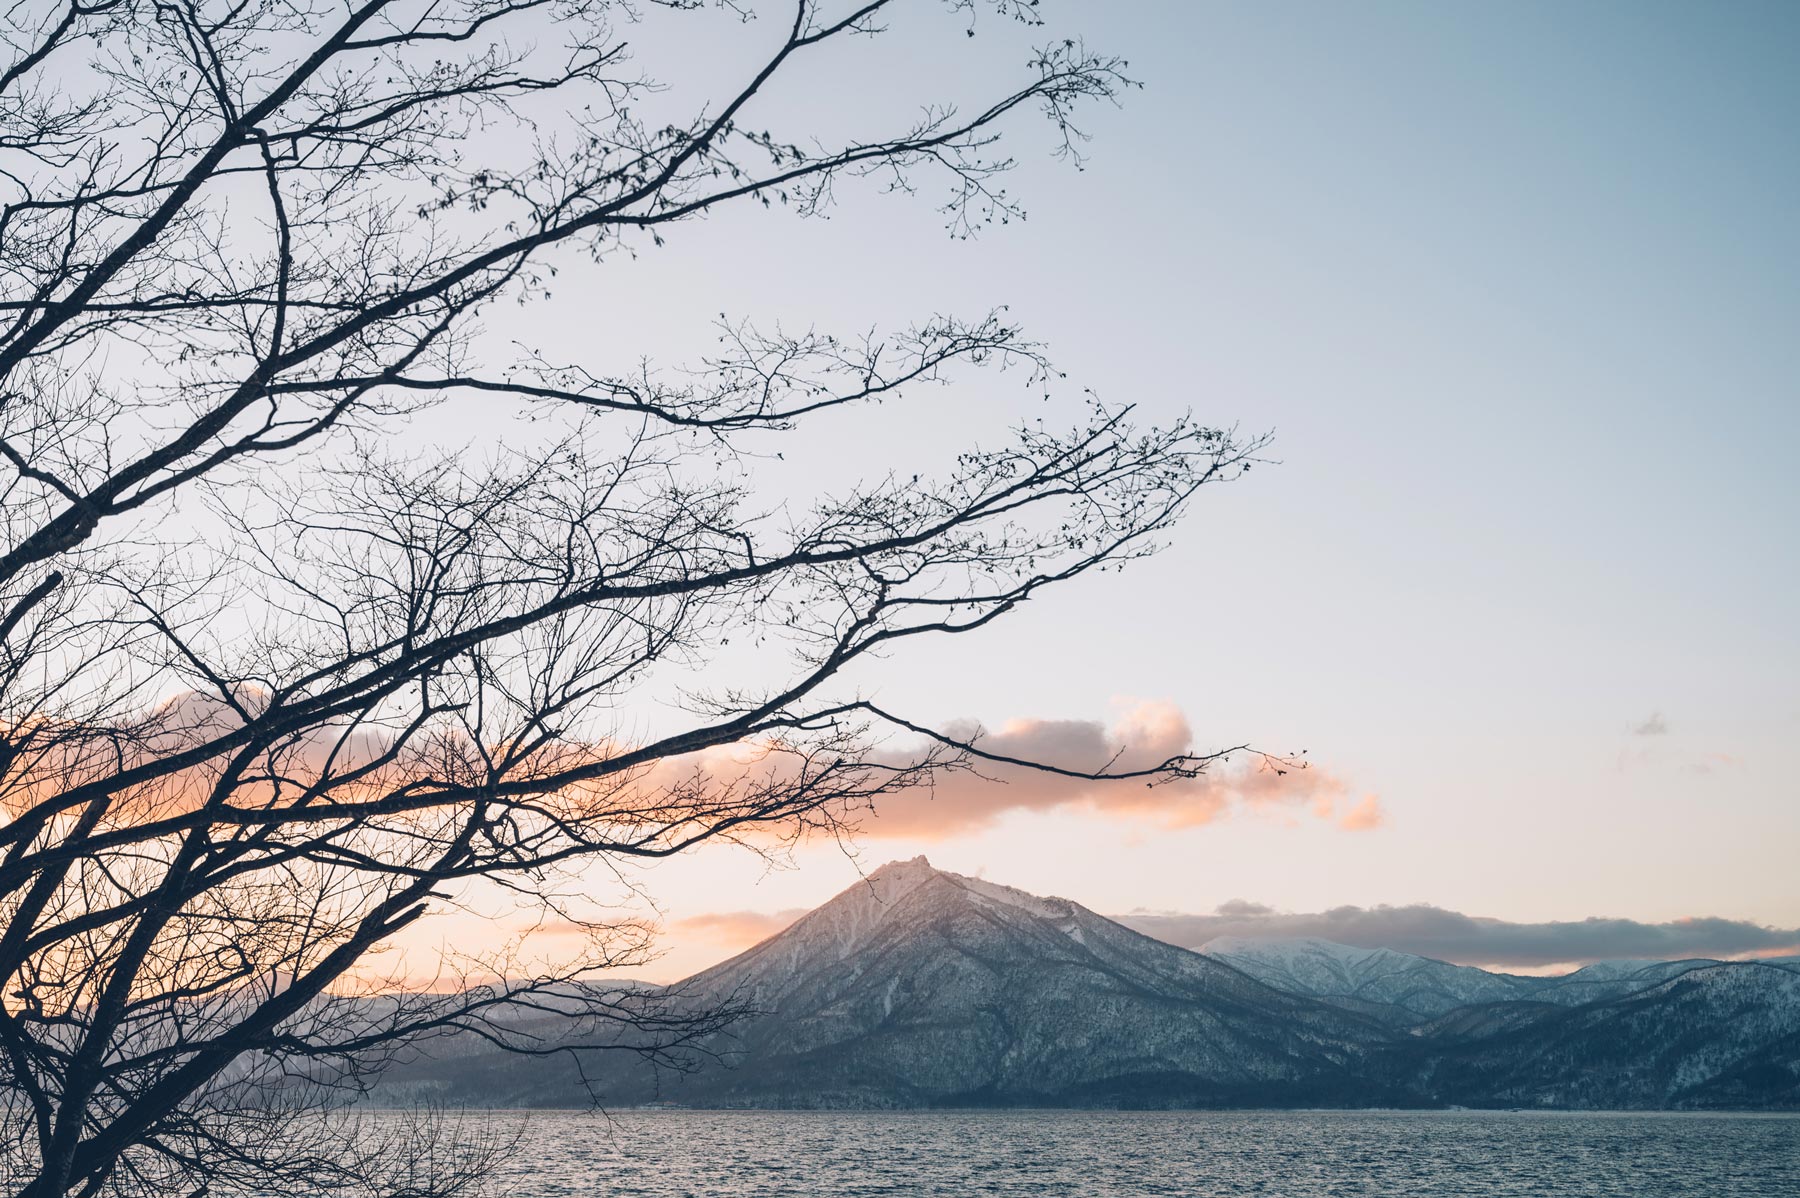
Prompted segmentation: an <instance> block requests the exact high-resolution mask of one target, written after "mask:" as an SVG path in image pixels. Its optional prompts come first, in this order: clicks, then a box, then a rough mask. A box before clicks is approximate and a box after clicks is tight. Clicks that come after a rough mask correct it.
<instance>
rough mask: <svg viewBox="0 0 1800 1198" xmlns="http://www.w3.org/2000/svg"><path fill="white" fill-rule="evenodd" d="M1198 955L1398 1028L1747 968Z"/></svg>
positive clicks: (1569, 1002) (1284, 945)
mask: <svg viewBox="0 0 1800 1198" xmlns="http://www.w3.org/2000/svg"><path fill="white" fill-rule="evenodd" d="M1200 951H1201V952H1202V953H1203V954H1205V955H1206V956H1209V957H1213V958H1215V959H1217V960H1220V961H1223V962H1225V963H1226V964H1228V965H1233V966H1235V967H1237V968H1238V969H1241V970H1243V971H1244V972H1245V973H1247V974H1249V975H1250V976H1251V977H1254V978H1256V979H1258V980H1259V981H1262V982H1266V983H1267V984H1269V985H1271V986H1273V987H1275V988H1276V989H1278V990H1285V991H1287V992H1289V993H1291V994H1304V995H1306V996H1308V997H1309V998H1316V999H1319V1000H1320V1001H1322V1002H1329V1003H1335V1004H1337V1005H1340V1006H1344V1007H1346V1008H1349V1009H1351V1010H1356V1011H1361V1012H1363V1013H1365V1014H1368V1015H1372V1016H1375V1017H1377V1018H1380V1019H1383V1020H1385V1021H1386V1022H1389V1023H1392V1024H1395V1025H1402V1026H1403V1025H1406V1024H1409V1023H1418V1022H1421V1021H1422V1020H1426V1019H1430V1018H1433V1017H1435V1016H1438V1015H1443V1014H1445V1013H1447V1012H1450V1011H1454V1010H1456V1009H1458V1008H1460V1007H1467V1006H1471V1005H1477V1004H1482V1003H1500V1002H1521V1001H1530V1002H1536V1003H1551V1004H1555V1005H1557V1006H1563V1007H1575V1006H1583V1005H1585V1004H1588V1003H1597V1002H1610V1001H1613V1000H1615V999H1619V998H1624V997H1626V996H1627V995H1631V994H1636V993H1638V992H1640V991H1644V990H1649V989H1651V988H1652V987H1654V986H1658V985H1660V984H1662V983H1663V982H1666V981H1669V980H1670V979H1672V978H1676V977H1679V976H1680V975H1682V974H1684V973H1688V972H1690V971H1692V970H1695V969H1701V968H1709V967H1712V966H1717V965H1744V964H1752V962H1724V961H1715V960H1709V959H1706V958H1693V959H1689V960H1683V961H1597V962H1595V963H1594V964H1592V965H1588V966H1585V967H1584V968H1581V969H1578V970H1575V971H1574V972H1573V973H1567V974H1561V975H1556V976H1527V975H1520V974H1510V973H1494V972H1491V971H1489V970H1486V969H1478V968H1476V967H1475V966H1472V965H1452V964H1450V963H1449V962H1447V961H1437V960H1433V959H1432V958H1430V957H1420V956H1415V955H1413V954H1411V953H1402V952H1396V951H1395V950H1393V949H1387V948H1356V947H1354V946H1351V945H1348V944H1337V943H1335V942H1333V941H1330V940H1318V939H1313V938H1310V937H1295V938H1293V939H1287V940H1281V939H1256V938H1251V937H1238V936H1220V937H1218V938H1216V939H1214V940H1211V941H1209V942H1208V943H1207V944H1205V945H1204V946H1203V947H1202V948H1201V949H1200ZM1754 964H1759V965H1769V966H1775V967H1777V968H1781V969H1786V970H1790V971H1792V970H1795V969H1797V968H1800V958H1793V957H1786V958H1771V959H1770V960H1767V961H1760V962H1754Z"/></svg>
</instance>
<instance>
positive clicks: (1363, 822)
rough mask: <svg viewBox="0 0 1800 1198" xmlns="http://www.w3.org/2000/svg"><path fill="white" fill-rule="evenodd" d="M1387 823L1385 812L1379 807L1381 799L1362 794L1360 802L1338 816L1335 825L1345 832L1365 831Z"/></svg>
mask: <svg viewBox="0 0 1800 1198" xmlns="http://www.w3.org/2000/svg"><path fill="white" fill-rule="evenodd" d="M1385 823H1387V812H1385V811H1383V810H1382V809H1381V800H1380V799H1379V798H1377V797H1376V796H1374V795H1364V796H1363V798H1362V802H1360V803H1358V804H1357V805H1356V806H1354V807H1352V808H1350V810H1348V811H1346V812H1344V814H1343V815H1341V816H1339V817H1338V822H1337V825H1338V827H1340V828H1343V829H1344V830H1345V831H1347V832H1367V831H1369V830H1370V829H1372V828H1379V827H1381V825H1383V824H1385Z"/></svg>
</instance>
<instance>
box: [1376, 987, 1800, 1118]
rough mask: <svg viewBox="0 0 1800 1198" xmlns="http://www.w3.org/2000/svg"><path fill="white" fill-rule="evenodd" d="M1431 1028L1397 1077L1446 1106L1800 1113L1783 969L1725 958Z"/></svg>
mask: <svg viewBox="0 0 1800 1198" xmlns="http://www.w3.org/2000/svg"><path fill="white" fill-rule="evenodd" d="M1683 964H1687V963H1685V962H1684V963H1683ZM1640 973H1641V971H1640ZM1420 1030H1421V1033H1422V1034H1421V1037H1420V1039H1419V1041H1418V1042H1417V1043H1416V1044H1414V1045H1411V1046H1408V1047H1406V1048H1404V1049H1400V1050H1397V1051H1395V1052H1394V1053H1393V1054H1392V1055H1390V1057H1389V1062H1390V1063H1391V1064H1394V1065H1397V1066H1398V1070H1397V1072H1395V1073H1392V1074H1390V1075H1389V1077H1390V1080H1391V1081H1392V1082H1393V1084H1395V1085H1399V1086H1406V1087H1416V1088H1418V1089H1421V1090H1423V1091H1425V1092H1428V1093H1430V1094H1432V1095H1433V1096H1434V1097H1435V1098H1437V1099H1438V1100H1440V1101H1443V1102H1450V1103H1461V1104H1464V1105H1468V1106H1542V1107H1583V1108H1617V1109H1630V1108H1652V1109H1662V1108H1686V1109H1694V1108H1699V1109H1708V1108H1711V1109H1728V1108H1745V1107H1752V1108H1765V1109H1770V1108H1772V1109H1794V1108H1797V1107H1800V972H1795V971H1794V970H1792V969H1788V968H1783V967H1781V966H1779V965H1773V964H1765V963H1761V962H1715V963H1711V964H1704V965H1700V966H1697V967H1692V968H1688V969H1684V970H1682V971H1680V972H1679V973H1677V974H1676V975H1675V976H1673V977H1670V978H1668V979H1667V980H1665V981H1662V982H1660V983H1659V984H1656V985H1652V986H1650V987H1649V988H1647V989H1641V990H1639V991H1637V992H1636V993H1633V994H1629V995H1627V996H1626V997H1623V998H1618V999H1613V1000H1610V1001H1604V1002H1594V1003H1588V1004H1585V1005H1582V1006H1575V1007H1558V1006H1553V1005H1549V1004H1544V1003H1510V1004H1497V1005H1487V1006H1481V1007H1469V1008H1464V1009H1463V1010H1460V1011H1456V1012H1452V1013H1451V1014H1449V1015H1447V1016H1445V1017H1444V1018H1443V1019H1441V1020H1439V1021H1437V1022H1436V1023H1434V1024H1431V1025H1427V1026H1426V1027H1425V1028H1423V1029H1420Z"/></svg>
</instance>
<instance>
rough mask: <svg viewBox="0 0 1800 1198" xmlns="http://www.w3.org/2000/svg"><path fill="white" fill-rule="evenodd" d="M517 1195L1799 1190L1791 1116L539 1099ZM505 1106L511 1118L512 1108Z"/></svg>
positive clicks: (1332, 1197) (1315, 1197) (1593, 1194)
mask: <svg viewBox="0 0 1800 1198" xmlns="http://www.w3.org/2000/svg"><path fill="white" fill-rule="evenodd" d="M496 1120H497V1123H498V1126H497V1127H496V1128H495V1130H503V1129H507V1128H509V1126H510V1128H511V1129H513V1130H517V1131H519V1133H520V1141H519V1146H518V1151H517V1153H516V1154H514V1155H512V1156H511V1162H512V1163H511V1166H510V1167H509V1170H508V1173H509V1176H508V1177H507V1178H506V1181H507V1183H508V1186H507V1188H508V1189H509V1190H510V1192H511V1193H513V1194H515V1195H517V1196H518V1198H553V1196H562V1195H581V1196H587V1195H645V1196H649V1198H675V1196H677V1195H680V1196H683V1198H689V1196H691V1198H712V1196H718V1198H725V1196H730V1198H740V1196H751V1195H755V1196H759V1198H760V1196H764V1195H767V1196H770V1198H775V1196H790V1195H791V1196H794V1198H800V1196H805V1198H830V1196H834V1195H856V1196H861V1195H878V1194H879V1195H915V1194H916V1195H942V1196H944V1198H961V1196H964V1195H987V1194H995V1195H1018V1196H1021V1198H1023V1196H1026V1195H1031V1196H1034V1198H1035V1196H1040V1195H1065V1194H1066V1195H1083V1196H1089V1195H1091V1196H1095V1198H1113V1196H1117V1198H1126V1196H1135V1195H1153V1194H1182V1195H1194V1196H1196V1198H1212V1196H1215V1195H1216V1196H1218V1198H1243V1196H1246V1195H1268V1196H1271V1198H1337V1196H1339V1195H1382V1196H1383V1198H1401V1196H1409V1198H1410V1196H1417V1198H1441V1196H1449V1195H1458V1196H1460V1195H1468V1196H1470V1198H1511V1196H1518V1198H1560V1196H1563V1195H1567V1196H1568V1198H1615V1196H1616V1198H1659V1196H1664V1195H1696V1196H1707V1198H1796V1196H1800V1117H1796V1116H1785V1115H1766V1116H1765V1115H1714V1114H1704V1115H1686V1114H1563V1113H1536V1112H1532V1113H1524V1112H1521V1113H1488V1112H1473V1111H1467V1112H1464V1111H1449V1112H1364V1111H1357V1112H1345V1111H1323V1112H1310V1111H1290V1112H1225V1113H1218V1112H1174V1113H1161V1112H1157V1113H1137V1112H1121V1113H1114V1112H1105V1111H1005V1112H963V1111H955V1112H937V1111H933V1112H785V1111H624V1112H616V1113H614V1114H613V1115H612V1116H610V1119H609V1118H608V1117H603V1116H599V1115H594V1114H588V1113H582V1112H573V1111H554V1112H538V1113H533V1114H530V1115H511V1114H506V1115H498V1116H496ZM516 1121H522V1127H521V1126H520V1124H519V1123H518V1122H516Z"/></svg>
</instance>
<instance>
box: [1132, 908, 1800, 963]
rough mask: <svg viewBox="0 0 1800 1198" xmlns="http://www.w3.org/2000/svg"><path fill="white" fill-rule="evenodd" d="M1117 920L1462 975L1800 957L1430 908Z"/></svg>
mask: <svg viewBox="0 0 1800 1198" xmlns="http://www.w3.org/2000/svg"><path fill="white" fill-rule="evenodd" d="M1113 918H1115V919H1117V920H1118V921H1119V922H1120V923H1123V924H1125V925H1127V926H1128V927H1132V928H1135V929H1137V930H1138V931H1140V932H1142V933H1144V934H1145V935H1147V936H1154V937H1156V938H1157V939H1158V940H1165V941H1167V942H1169V943H1170V944H1179V945H1181V946H1183V947H1184V948H1201V947H1204V946H1205V945H1206V944H1207V943H1209V942H1210V941H1212V940H1215V939H1217V938H1218V937H1220V936H1248V937H1255V938H1268V939H1293V938H1296V937H1303V936H1304V937H1316V938H1318V939H1321V940H1332V941H1336V942H1337V943H1339V944H1349V945H1354V946H1356V947H1358V948H1391V949H1395V950H1398V951H1400V952H1407V953H1416V954H1418V955H1419V956H1422V957H1433V958H1436V959H1438V960H1441V961H1453V962H1456V963H1458V964H1463V965H1488V966H1500V967H1503V968H1514V969H1534V968H1542V967H1544V966H1550V965H1564V964H1569V965H1574V964H1584V963H1587V962H1591V961H1604V960H1617V959H1621V958H1623V959H1638V958H1642V959H1646V960H1677V959H1680V958H1684V957H1717V958H1731V957H1746V956H1786V955H1790V954H1796V953H1800V928H1771V927H1765V926H1763V925H1761V924H1756V923H1751V922H1749V921H1748V920H1741V919H1722V918H1718V917H1714V916H1700V917H1694V918H1689V919H1676V920H1670V921H1668V922H1667V923H1644V922H1641V921H1639V920H1634V919H1606V918H1597V917H1590V918H1587V919H1579V920H1556V921H1551V922H1546V923H1514V922H1511V921H1509V920H1504V919H1492V918H1488V917H1485V916H1479V915H1464V914H1462V913H1461V912H1459V911H1449V910H1445V909H1444V908H1442V907H1435V906H1432V905H1430V904H1428V903H1415V904H1411V905H1408V906H1400V907H1390V906H1377V907H1333V908H1331V909H1330V910H1328V911H1318V912H1307V913H1296V912H1284V911H1276V910H1275V909H1273V908H1272V907H1268V906H1265V905H1264V904H1261V903H1252V902H1246V901H1244V900H1242V899H1234V900H1232V901H1231V902H1228V903H1224V904H1222V905H1220V906H1219V907H1218V908H1217V909H1216V910H1215V911H1213V912H1212V913H1211V914H1206V915H1188V914H1180V913H1174V912H1149V911H1134V912H1132V913H1131V914H1129V915H1118V916H1114V917H1113Z"/></svg>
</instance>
